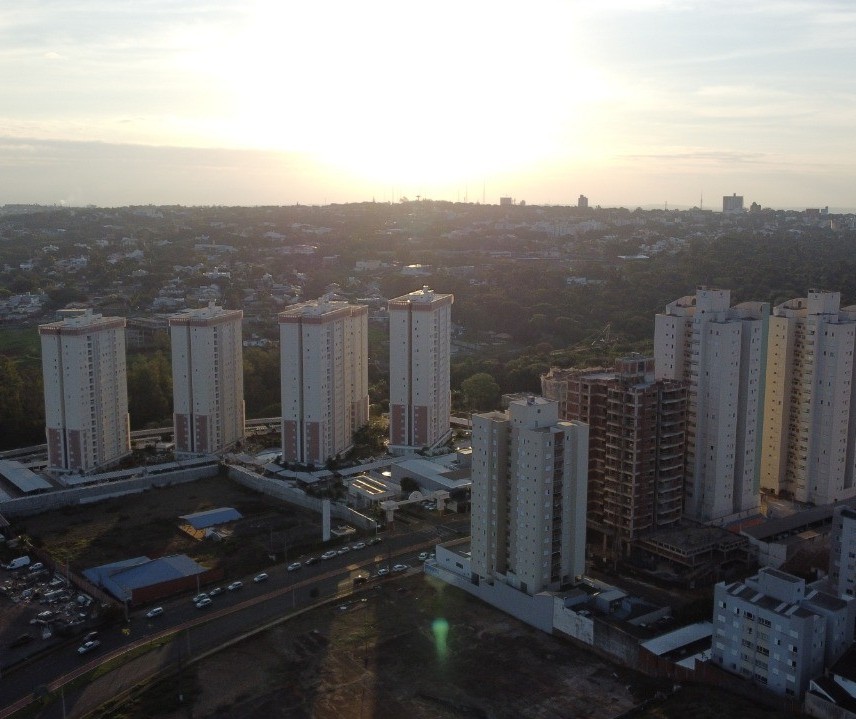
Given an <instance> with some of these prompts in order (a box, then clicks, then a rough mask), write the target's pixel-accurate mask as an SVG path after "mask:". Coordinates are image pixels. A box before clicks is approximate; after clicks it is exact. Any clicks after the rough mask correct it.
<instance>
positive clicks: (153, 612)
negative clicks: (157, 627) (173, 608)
mask: <svg viewBox="0 0 856 719" xmlns="http://www.w3.org/2000/svg"><path fill="white" fill-rule="evenodd" d="M161 614H163V607H152V608H151V609H149V611H147V612H146V616H147V617H148V618H149V619H154V618H155V617H159V616H160V615H161Z"/></svg>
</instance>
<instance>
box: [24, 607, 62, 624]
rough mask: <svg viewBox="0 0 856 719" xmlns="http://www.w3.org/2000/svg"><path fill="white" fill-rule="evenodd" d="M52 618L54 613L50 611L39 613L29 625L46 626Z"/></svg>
mask: <svg viewBox="0 0 856 719" xmlns="http://www.w3.org/2000/svg"><path fill="white" fill-rule="evenodd" d="M54 617H56V614H55V613H54V612H52V611H51V610H50V609H48V610H46V611H44V612H39V613H38V614H36V616H34V617H33V618H32V619H31V620H30V624H47V623H48V622H49V621H51V620H52V619H53V618H54Z"/></svg>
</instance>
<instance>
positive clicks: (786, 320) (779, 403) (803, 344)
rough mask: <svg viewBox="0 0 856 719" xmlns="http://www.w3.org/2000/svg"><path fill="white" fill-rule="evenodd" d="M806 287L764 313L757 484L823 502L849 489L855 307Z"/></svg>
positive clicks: (853, 491)
mask: <svg viewBox="0 0 856 719" xmlns="http://www.w3.org/2000/svg"><path fill="white" fill-rule="evenodd" d="M840 304H841V294H840V293H839V292H821V291H818V290H809V292H808V297H802V298H799V299H794V300H789V301H788V302H784V303H783V304H780V305H777V306H776V307H775V308H774V309H773V316H772V317H771V318H770V337H769V343H768V348H767V389H766V396H765V400H764V434H763V447H762V455H761V457H762V458H761V486H762V487H766V488H770V489H774V490H779V491H784V492H786V493H787V494H789V495H791V496H792V497H793V498H794V499H796V500H799V501H801V502H813V503H814V504H829V503H831V502H835V501H840V500H842V499H847V498H850V497H853V496H856V486H854V463H856V457H854V453H856V400H854V396H853V394H854V392H856V387H854V382H853V380H854V374H853V373H854V363H853V352H854V349H856V307H847V308H844V309H841V308H840Z"/></svg>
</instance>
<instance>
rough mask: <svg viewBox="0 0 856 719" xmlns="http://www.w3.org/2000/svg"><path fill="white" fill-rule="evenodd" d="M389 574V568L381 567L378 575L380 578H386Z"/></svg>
mask: <svg viewBox="0 0 856 719" xmlns="http://www.w3.org/2000/svg"><path fill="white" fill-rule="evenodd" d="M387 574H389V567H381V568H380V569H378V570H377V575H378V576H379V577H385V576H386V575H387Z"/></svg>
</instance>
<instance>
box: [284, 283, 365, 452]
mask: <svg viewBox="0 0 856 719" xmlns="http://www.w3.org/2000/svg"><path fill="white" fill-rule="evenodd" d="M279 336H280V360H281V373H280V374H281V381H282V458H283V459H284V460H286V461H288V462H300V463H301V464H316V465H317V464H323V463H324V462H326V461H327V460H328V459H329V458H331V457H335V456H336V455H339V454H342V453H343V452H346V451H347V450H348V449H350V447H351V446H352V445H353V436H354V432H355V431H356V430H357V429H359V428H360V427H362V426H363V425H365V424H366V423H367V422H368V421H369V392H368V308H367V307H366V306H364V305H351V304H348V303H347V302H341V301H334V300H331V299H329V298H327V297H323V298H321V299H319V300H317V301H313V302H304V303H302V304H299V305H295V306H294V307H290V308H289V309H287V310H286V311H285V312H281V313H280V315H279Z"/></svg>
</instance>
